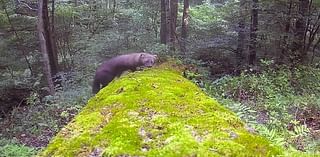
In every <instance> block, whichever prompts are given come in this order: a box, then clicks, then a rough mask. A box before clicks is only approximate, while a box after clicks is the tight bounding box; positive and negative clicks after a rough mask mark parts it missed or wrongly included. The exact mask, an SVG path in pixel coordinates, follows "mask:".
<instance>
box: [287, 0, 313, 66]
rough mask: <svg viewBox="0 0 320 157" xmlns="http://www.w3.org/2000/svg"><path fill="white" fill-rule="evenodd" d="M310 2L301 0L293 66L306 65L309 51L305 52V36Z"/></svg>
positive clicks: (296, 26) (294, 42) (293, 44)
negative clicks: (297, 64)
mask: <svg viewBox="0 0 320 157" xmlns="http://www.w3.org/2000/svg"><path fill="white" fill-rule="evenodd" d="M308 6H309V0H299V11H298V17H297V20H296V23H295V31H294V40H293V43H292V49H291V52H292V53H293V60H292V62H293V64H296V63H305V62H306V60H307V57H308V56H307V51H305V49H304V46H305V34H306V29H307V18H306V14H307V13H308Z"/></svg>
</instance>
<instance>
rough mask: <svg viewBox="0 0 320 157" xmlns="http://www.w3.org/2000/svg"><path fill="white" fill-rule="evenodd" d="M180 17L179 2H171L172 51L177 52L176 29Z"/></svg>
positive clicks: (174, 0)
mask: <svg viewBox="0 0 320 157" xmlns="http://www.w3.org/2000/svg"><path fill="white" fill-rule="evenodd" d="M177 16H178V0H170V26H171V27H170V30H171V32H170V39H169V40H170V49H171V50H173V51H175V45H176V41H177V38H176V28H177Z"/></svg>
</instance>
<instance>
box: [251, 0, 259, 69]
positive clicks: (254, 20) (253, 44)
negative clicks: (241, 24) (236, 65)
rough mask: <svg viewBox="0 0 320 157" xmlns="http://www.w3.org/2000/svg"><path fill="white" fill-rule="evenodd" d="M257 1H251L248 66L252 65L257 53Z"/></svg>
mask: <svg viewBox="0 0 320 157" xmlns="http://www.w3.org/2000/svg"><path fill="white" fill-rule="evenodd" d="M258 3H259V1H258V0H252V8H251V24H250V45H249V64H250V65H254V64H255V62H256V53H257V31H258V7H259V5H258Z"/></svg>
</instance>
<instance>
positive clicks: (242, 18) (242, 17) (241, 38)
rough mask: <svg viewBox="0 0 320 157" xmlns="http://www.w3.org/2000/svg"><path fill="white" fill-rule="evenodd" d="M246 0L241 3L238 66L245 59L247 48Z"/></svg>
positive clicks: (237, 52)
mask: <svg viewBox="0 0 320 157" xmlns="http://www.w3.org/2000/svg"><path fill="white" fill-rule="evenodd" d="M245 3H246V2H245V0H240V4H239V23H238V45H237V51H236V55H237V64H238V66H239V65H241V64H242V61H243V60H244V59H245V57H244V55H243V53H244V49H245V38H246V35H245V29H246V25H245V24H246V18H245V13H244V7H245Z"/></svg>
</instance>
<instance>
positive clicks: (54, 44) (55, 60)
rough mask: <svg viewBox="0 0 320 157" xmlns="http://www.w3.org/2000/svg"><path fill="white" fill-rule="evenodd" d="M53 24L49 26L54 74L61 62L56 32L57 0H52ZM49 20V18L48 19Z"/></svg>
mask: <svg viewBox="0 0 320 157" xmlns="http://www.w3.org/2000/svg"><path fill="white" fill-rule="evenodd" d="M51 7H52V8H51V24H50V25H49V26H48V27H50V26H51V29H50V32H49V37H50V36H51V45H52V58H51V59H50V60H52V62H53V63H52V66H53V67H51V68H52V69H53V70H52V74H53V75H55V74H57V73H58V70H59V64H58V48H57V42H56V34H55V27H54V26H55V15H54V14H55V0H52V5H51ZM48 20H49V19H48Z"/></svg>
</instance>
